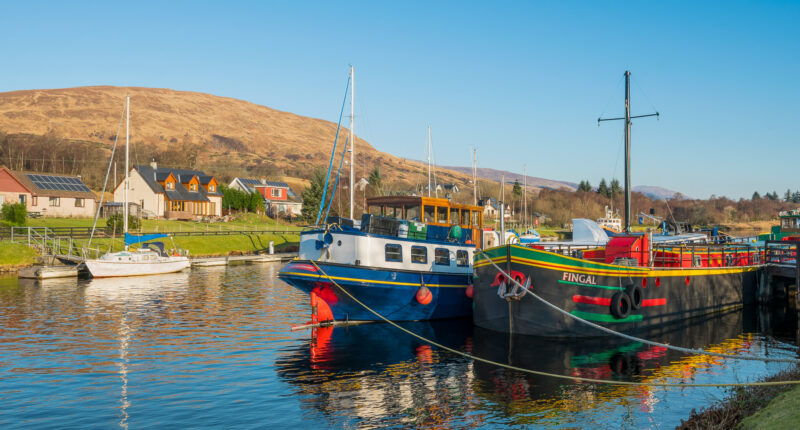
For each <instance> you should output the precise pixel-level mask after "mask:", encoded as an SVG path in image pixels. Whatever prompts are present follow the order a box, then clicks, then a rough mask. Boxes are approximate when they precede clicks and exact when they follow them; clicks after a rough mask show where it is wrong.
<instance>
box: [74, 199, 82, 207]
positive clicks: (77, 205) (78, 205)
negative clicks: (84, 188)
mask: <svg viewBox="0 0 800 430" xmlns="http://www.w3.org/2000/svg"><path fill="white" fill-rule="evenodd" d="M75 207H76V208H82V207H83V199H78V198H76V199H75Z"/></svg>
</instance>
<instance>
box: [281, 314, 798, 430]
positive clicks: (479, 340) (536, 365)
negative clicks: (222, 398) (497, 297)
mask: <svg viewBox="0 0 800 430" xmlns="http://www.w3.org/2000/svg"><path fill="white" fill-rule="evenodd" d="M762 317H763V315H762ZM772 317H773V318H774V315H772ZM404 326H405V327H406V328H407V329H409V330H411V331H413V332H415V333H418V334H420V335H422V336H424V337H426V338H428V339H431V340H433V341H435V342H438V343H442V344H444V345H446V346H448V347H451V348H455V349H458V350H461V351H465V352H468V353H471V354H474V355H475V356H477V357H482V358H487V359H489V360H492V361H495V362H499V363H506V364H511V365H514V366H518V367H522V368H527V369H534V370H537V371H542V372H549V373H552V374H556V375H570V376H575V377H584V378H594V379H606V380H618V381H638V382H669V383H687V384H691V383H694V382H721V381H720V380H719V377H720V376H723V377H725V378H727V380H728V381H731V382H733V381H735V380H746V379H753V378H752V377H753V376H755V375H759V374H763V372H764V370H765V369H769V370H771V371H778V370H780V369H781V368H782V367H783V366H785V365H780V364H764V363H751V362H735V361H731V360H724V359H721V358H718V357H710V356H701V355H686V354H682V353H677V352H674V351H672V350H668V349H666V348H663V347H656V346H649V345H646V344H642V343H639V342H630V341H626V340H623V339H614V338H607V337H598V338H592V339H580V340H575V339H548V338H541V337H534V336H522V335H513V336H509V335H507V334H503V333H498V332H493V331H490V330H486V329H482V328H479V327H475V328H467V325H463V324H460V322H458V321H456V322H452V321H451V322H427V323H424V322H418V323H407V324H404ZM757 326H758V315H757V314H756V312H754V311H753V310H748V311H746V312H745V311H735V312H730V313H727V314H722V315H715V316H709V317H706V318H702V319H696V320H693V321H691V323H689V324H686V325H684V326H682V327H674V326H673V327H672V328H671V329H670V330H669V331H663V332H650V333H647V336H648V338H652V339H658V340H659V341H660V342H665V343H670V344H676V345H681V346H685V347H691V348H705V349H707V350H709V351H714V352H723V353H728V354H764V353H767V354H769V346H770V345H773V344H774V343H775V342H773V341H771V340H765V339H762V338H760V337H759V336H756V335H754V334H752V333H753V332H754V331H756V328H757ZM773 347H774V345H773ZM773 353H777V354H778V355H784V356H785V355H792V354H794V347H793V346H791V345H786V344H779V346H778V347H777V349H776V351H773ZM276 367H277V368H278V374H279V375H280V376H281V377H282V378H284V379H286V380H287V381H288V382H290V383H291V384H292V385H294V386H295V387H296V390H297V392H298V393H301V394H303V395H304V396H305V397H303V398H302V399H301V402H302V404H303V407H305V408H307V409H310V410H314V411H316V412H318V413H321V414H322V416H325V417H328V418H329V419H330V420H332V422H335V419H336V417H341V416H346V417H349V419H352V420H355V421H357V422H359V423H360V424H363V425H367V426H371V425H385V424H387V423H397V422H398V421H399V422H400V423H402V424H403V425H412V424H413V425H418V424H420V423H424V424H426V425H428V424H436V425H456V426H461V425H482V424H485V425H489V426H493V425H512V426H516V425H523V426H526V425H534V424H536V425H542V424H546V425H577V426H590V425H604V426H607V425H610V422H609V421H608V419H609V418H610V417H612V416H617V415H619V414H622V415H625V416H627V417H628V422H627V424H630V425H631V426H638V425H640V424H641V423H642V422H643V421H647V420H650V419H652V416H654V415H655V416H664V417H668V418H671V419H674V420H679V419H680V418H685V415H686V413H688V410H689V409H685V408H686V407H687V406H691V407H696V406H697V405H696V403H692V402H695V401H696V400H697V399H703V398H704V397H703V396H708V391H706V392H698V391H696V390H693V389H692V390H688V391H682V390H674V389H673V390H668V389H663V388H653V387H647V386H616V385H601V384H591V383H583V382H571V381H565V380H563V379H556V378H552V377H547V376H536V375H531V374H528V373H523V372H518V371H512V370H508V369H504V368H500V367H497V366H494V365H490V364H485V363H481V362H474V363H473V362H472V361H470V360H466V359H463V358H461V357H457V356H454V355H453V354H450V353H447V352H446V351H441V350H438V349H437V348H435V347H432V346H430V345H428V344H426V343H425V342H422V341H419V340H417V339H415V338H413V337H411V336H408V335H405V334H403V333H402V332H400V331H399V330H397V329H395V328H393V327H391V326H389V325H386V324H370V325H363V326H354V327H346V328H341V327H340V328H335V329H333V328H327V329H322V330H319V331H316V332H315V333H314V334H313V335H312V339H311V340H310V341H309V343H308V344H306V345H303V346H301V347H299V348H295V349H292V350H290V351H287V354H286V356H285V357H283V358H281V359H278V360H277V361H276ZM671 392H677V393H678V397H679V399H680V400H679V402H682V403H683V406H684V411H685V412H684V413H683V415H680V414H675V413H674V411H670V408H667V407H665V405H666V403H665V400H666V399H667V398H670V395H668V393H671ZM718 392H721V391H719V390H718ZM442 396H443V397H442ZM672 397H674V396H672ZM659 403H663V404H662V405H661V406H662V407H661V409H658V405H659ZM687 403H688V405H687ZM443 404H444V405H447V407H441V405H443ZM398 416H402V419H397V418H392V417H398ZM602 423H604V424H602ZM637 423H638V424H637Z"/></svg>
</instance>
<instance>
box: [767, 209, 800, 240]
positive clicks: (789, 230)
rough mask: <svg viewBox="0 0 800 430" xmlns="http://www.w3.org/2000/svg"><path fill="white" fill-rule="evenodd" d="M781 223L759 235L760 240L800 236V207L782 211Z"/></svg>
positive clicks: (780, 214) (780, 215) (786, 238)
mask: <svg viewBox="0 0 800 430" xmlns="http://www.w3.org/2000/svg"><path fill="white" fill-rule="evenodd" d="M779 217H780V224H779V225H774V226H772V228H771V229H770V232H769V233H764V234H760V235H758V240H760V241H765V240H790V238H800V209H792V210H788V211H781V212H780V213H779Z"/></svg>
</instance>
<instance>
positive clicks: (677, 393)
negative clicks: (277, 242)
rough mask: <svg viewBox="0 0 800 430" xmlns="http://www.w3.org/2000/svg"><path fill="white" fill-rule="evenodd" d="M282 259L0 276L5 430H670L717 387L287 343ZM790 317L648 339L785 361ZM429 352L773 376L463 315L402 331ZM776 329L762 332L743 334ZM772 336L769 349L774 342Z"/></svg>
mask: <svg viewBox="0 0 800 430" xmlns="http://www.w3.org/2000/svg"><path fill="white" fill-rule="evenodd" d="M279 268H280V265H279V264H263V265H242V266H235V267H207V268H200V269H193V270H191V271H189V272H185V273H180V274H174V275H163V276H156V277H146V278H130V279H109V280H106V279H99V280H76V279H54V280H45V281H26V280H17V279H16V278H0V405H1V406H0V428H3V429H4V430H5V429H7V428H11V429H13V428H31V427H56V428H57V427H64V426H65V424H64V423H68V425H70V426H74V427H103V428H106V427H122V428H128V427H130V428H137V427H240V428H242V427H244V428H253V427H263V426H265V425H270V426H272V427H275V428H308V427H337V428H339V427H453V428H459V427H467V426H469V427H473V426H475V427H485V428H503V427H520V426H528V425H548V426H569V427H620V426H622V427H651V426H653V425H655V424H663V425H677V424H678V423H679V422H680V419H682V418H685V417H686V416H687V415H688V413H689V411H691V409H692V408H698V407H702V406H703V405H707V404H709V402H710V401H711V400H713V399H714V398H715V397H719V396H721V395H723V394H724V391H722V390H708V389H704V390H693V389H684V390H677V389H669V390H665V389H649V388H647V387H612V386H600V385H595V384H583V383H573V382H568V381H563V380H555V379H551V378H546V377H538V376H532V375H529V374H525V373H520V372H513V371H507V370H503V369H500V368H496V367H493V366H489V365H485V364H481V363H473V362H472V361H471V360H468V359H466V358H463V357H458V356H455V355H453V354H451V353H448V352H446V351H442V350H439V349H437V348H436V347H434V346H432V345H431V344H429V343H427V342H422V341H418V340H416V339H414V338H412V337H410V336H408V335H406V334H404V333H402V332H400V331H398V330H397V329H395V328H393V327H391V326H389V325H385V324H370V325H363V326H351V327H347V328H341V327H340V328H336V329H326V330H317V331H315V332H314V336H313V337H311V336H309V335H310V333H309V332H305V331H303V332H292V331H290V330H289V328H290V327H291V326H293V325H297V324H300V323H303V322H305V321H307V319H308V314H309V304H308V298H307V297H306V296H305V295H304V294H302V293H300V292H298V291H296V290H295V289H293V288H291V287H289V286H287V285H285V284H283V283H282V282H280V281H279V280H277V279H276V278H275V274H276V273H277V271H278V270H279ZM794 315H795V313H794V312H793V311H791V310H780V309H777V310H776V309H768V310H766V311H762V312H759V311H758V310H755V311H745V312H734V313H730V314H727V315H722V316H718V317H714V318H708V319H705V320H701V321H695V322H693V324H691V325H689V326H688V327H685V328H682V329H680V330H676V331H673V332H670V333H655V334H651V336H650V337H652V338H654V339H656V340H661V341H667V342H671V343H674V344H678V345H681V346H690V347H707V348H709V349H712V350H717V351H724V352H729V353H730V352H734V353H753V354H758V355H770V356H787V355H794V354H796V348H795V347H794V346H793V345H790V344H789V343H787V342H783V341H782V340H781V338H782V337H788V338H789V339H791V340H790V341H791V342H793V339H794V333H795V328H796V322H795V321H794V320H793V318H794ZM404 326H405V327H407V328H408V329H409V330H412V331H414V332H416V333H420V334H421V335H423V336H425V337H427V338H430V339H432V340H434V341H436V342H439V343H442V344H444V345H447V346H448V347H452V348H456V349H459V350H462V351H466V352H470V353H474V354H475V355H478V356H483V357H486V358H490V359H492V360H496V361H499V362H503V363H511V364H515V365H519V366H522V367H527V368H532V369H536V370H544V371H549V372H552V373H557V374H565V375H575V376H586V377H593V378H604V379H618V380H631V381H645V382H646V381H667V382H680V381H684V382H687V383H689V382H695V381H696V382H736V381H742V380H753V379H756V378H759V377H763V376H765V375H769V374H772V373H775V372H777V371H779V370H781V366H782V365H778V364H764V363H760V362H739V361H733V360H722V359H717V358H709V357H699V356H692V355H683V354H676V353H673V352H670V351H665V350H663V349H660V348H652V347H649V346H646V345H640V344H637V343H633V342H620V341H614V340H612V339H608V338H603V339H597V340H591V339H590V340H582V341H580V342H569V341H556V340H544V339H539V338H533V337H521V336H516V337H509V336H507V335H505V334H501V333H494V332H490V331H486V330H482V329H478V328H474V329H473V327H472V325H471V323H470V321H469V320H454V321H438V322H416V323H405V324H404ZM757 332H762V333H771V336H769V337H767V336H762V335H760V334H758V335H757V334H753V333H757ZM775 337H777V338H778V340H776V339H775Z"/></svg>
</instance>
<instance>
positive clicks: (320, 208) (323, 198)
mask: <svg viewBox="0 0 800 430" xmlns="http://www.w3.org/2000/svg"><path fill="white" fill-rule="evenodd" d="M349 89H350V76H349V75H348V76H347V85H345V87H344V99H343V100H342V109H341V110H340V111H339V122H338V123H337V124H336V136H334V138H333V148H332V149H331V161H329V162H328V174H327V175H326V176H325V187H324V188H323V189H322V199H321V200H320V202H319V212H317V222H316V223H314V225H319V218H320V217H321V216H322V208H323V207H325V197H326V196H327V194H328V180H329V179H330V177H331V167H332V166H333V159H334V158H335V157H336V142H337V140H338V139H339V128H340V127H341V126H342V115H344V105H345V104H346V103H347V93H348V91H347V90H349ZM354 167H355V166H350V169H353V168H354ZM350 193H351V194H352V193H353V190H350Z"/></svg>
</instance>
